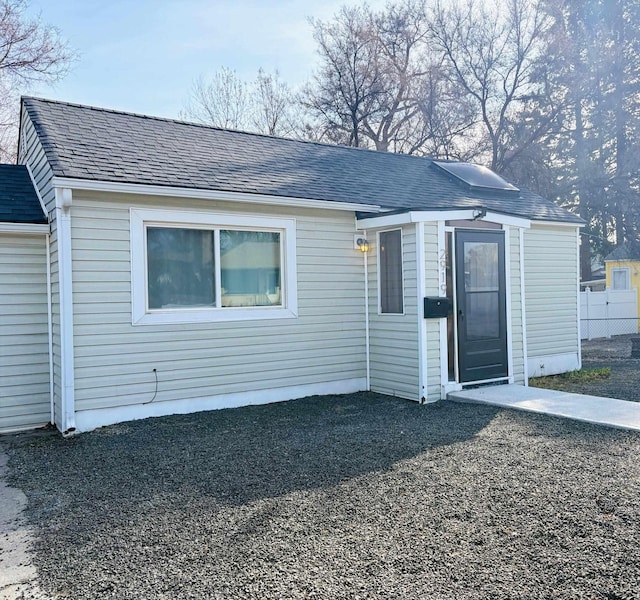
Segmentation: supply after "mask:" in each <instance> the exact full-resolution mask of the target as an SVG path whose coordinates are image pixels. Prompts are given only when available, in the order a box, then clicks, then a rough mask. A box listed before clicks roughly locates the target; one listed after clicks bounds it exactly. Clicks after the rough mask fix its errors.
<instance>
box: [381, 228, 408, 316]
mask: <svg viewBox="0 0 640 600" xmlns="http://www.w3.org/2000/svg"><path fill="white" fill-rule="evenodd" d="M380 310H381V312H383V313H396V314H397V313H402V311H403V303H402V234H401V232H400V230H399V229H397V230H395V231H383V232H381V233H380Z"/></svg>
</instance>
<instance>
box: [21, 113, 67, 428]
mask: <svg viewBox="0 0 640 600" xmlns="http://www.w3.org/2000/svg"><path fill="white" fill-rule="evenodd" d="M20 126H21V129H22V138H23V139H22V142H21V144H20V155H19V156H18V160H19V162H20V163H21V164H25V165H27V166H28V167H29V170H30V171H31V175H32V176H33V180H34V182H35V185H36V187H37V189H38V192H39V193H40V197H41V198H42V201H43V202H44V205H45V208H46V210H47V213H48V214H49V220H50V222H51V236H50V255H51V256H50V261H51V304H52V334H53V335H52V337H53V398H54V415H55V421H56V423H57V424H60V423H61V393H62V390H61V389H60V375H61V355H60V300H59V286H58V237H57V233H58V230H57V221H56V210H55V190H54V189H53V186H52V185H51V179H52V177H53V171H52V170H51V167H50V165H49V163H48V162H47V158H46V155H45V152H44V149H43V147H42V144H41V143H40V140H39V138H38V136H37V134H36V130H35V128H34V126H33V123H32V122H31V119H30V118H29V117H28V116H27V113H26V111H23V114H22V122H21V124H20Z"/></svg>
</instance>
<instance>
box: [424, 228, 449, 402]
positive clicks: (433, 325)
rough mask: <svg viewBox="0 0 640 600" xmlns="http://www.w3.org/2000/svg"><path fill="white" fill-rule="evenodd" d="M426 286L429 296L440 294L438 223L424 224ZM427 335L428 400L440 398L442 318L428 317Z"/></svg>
mask: <svg viewBox="0 0 640 600" xmlns="http://www.w3.org/2000/svg"><path fill="white" fill-rule="evenodd" d="M424 255H425V259H424V264H425V268H426V273H425V288H426V290H425V291H426V295H427V296H440V287H439V286H440V282H439V260H440V257H439V255H438V224H437V223H425V224H424ZM418 325H419V324H418ZM425 326H426V330H427V335H426V344H427V400H428V401H434V400H440V396H441V389H442V388H441V385H442V383H443V382H442V373H441V367H440V359H441V357H440V319H426V322H425Z"/></svg>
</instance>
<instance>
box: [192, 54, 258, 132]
mask: <svg viewBox="0 0 640 600" xmlns="http://www.w3.org/2000/svg"><path fill="white" fill-rule="evenodd" d="M247 88H248V86H247V84H246V83H245V82H244V81H242V80H241V79H240V78H239V77H238V75H237V73H236V72H235V71H233V70H231V69H227V68H226V67H223V68H222V69H220V70H219V71H218V72H216V73H215V75H214V76H213V78H212V79H211V81H205V79H204V78H202V77H200V78H198V79H196V80H195V81H194V83H193V87H192V89H191V94H190V96H189V99H188V101H187V104H186V106H185V109H184V111H182V113H181V115H182V116H183V117H184V118H187V119H191V120H194V121H196V122H198V123H203V124H207V125H215V126H216V127H223V128H226V129H249V128H250V127H251V116H250V114H249V105H250V98H249V90H248V89H247Z"/></svg>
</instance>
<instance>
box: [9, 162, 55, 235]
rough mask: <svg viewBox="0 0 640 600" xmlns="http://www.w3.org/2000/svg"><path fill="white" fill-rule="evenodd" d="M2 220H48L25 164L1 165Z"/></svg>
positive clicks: (10, 221) (24, 221) (25, 221)
mask: <svg viewBox="0 0 640 600" xmlns="http://www.w3.org/2000/svg"><path fill="white" fill-rule="evenodd" d="M0 222H2V223H46V222H47V217H46V216H45V214H44V213H43V212H42V206H41V205H40V200H38V196H37V194H36V191H35V189H34V187H33V184H32V183H31V177H29V172H28V171H27V168H26V167H25V166H23V165H0Z"/></svg>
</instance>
